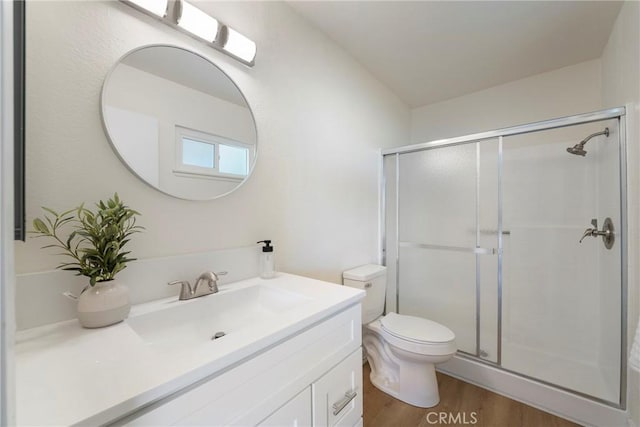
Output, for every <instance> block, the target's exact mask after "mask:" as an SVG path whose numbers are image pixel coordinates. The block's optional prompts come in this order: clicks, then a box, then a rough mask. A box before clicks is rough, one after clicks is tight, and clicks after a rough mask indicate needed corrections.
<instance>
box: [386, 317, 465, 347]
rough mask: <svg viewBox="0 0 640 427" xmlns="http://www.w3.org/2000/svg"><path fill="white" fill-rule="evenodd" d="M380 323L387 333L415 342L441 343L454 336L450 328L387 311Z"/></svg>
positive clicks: (427, 320)
mask: <svg viewBox="0 0 640 427" xmlns="http://www.w3.org/2000/svg"><path fill="white" fill-rule="evenodd" d="M380 323H381V324H382V328H383V329H384V330H385V331H386V332H388V333H389V334H391V335H394V336H396V337H398V338H401V339H405V340H408V341H411V342H414V343H417V344H442V343H448V342H451V341H453V340H455V338H456V336H455V334H454V333H453V331H452V330H451V329H449V328H447V327H446V326H443V325H441V324H439V323H436V322H434V321H432V320H429V319H424V318H422V317H416V316H407V315H403V314H398V313H389V314H387V315H386V316H384V317H382V318H381V319H380Z"/></svg>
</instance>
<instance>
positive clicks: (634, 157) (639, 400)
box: [602, 1, 640, 426]
mask: <svg viewBox="0 0 640 427" xmlns="http://www.w3.org/2000/svg"><path fill="white" fill-rule="evenodd" d="M602 100H603V105H604V106H605V107H613V106H619V105H623V104H628V107H629V108H628V109H627V119H628V120H627V123H628V125H629V128H628V130H627V146H628V149H627V152H628V160H627V163H628V165H629V168H628V173H627V180H628V188H629V193H628V199H629V210H628V211H629V221H628V222H629V254H628V259H629V265H630V268H629V278H628V282H629V284H628V300H629V305H628V307H629V311H628V334H627V336H628V339H629V349H630V348H631V339H632V338H633V333H634V332H635V328H636V327H637V325H638V320H639V319H638V317H639V309H638V306H639V305H640V265H639V264H638V260H639V259H640V248H639V245H640V194H639V192H640V174H639V171H638V165H640V147H639V144H640V3H638V2H636V1H627V2H626V3H625V4H624V5H623V7H622V9H621V10H620V14H619V15H618V19H617V21H616V24H615V26H614V28H613V31H612V32H611V35H610V36H609V42H608V44H607V46H606V47H605V50H604V52H603V55H602ZM627 402H628V408H629V412H630V419H631V420H633V423H635V425H636V426H640V375H639V373H638V372H633V371H631V370H629V375H628V396H627Z"/></svg>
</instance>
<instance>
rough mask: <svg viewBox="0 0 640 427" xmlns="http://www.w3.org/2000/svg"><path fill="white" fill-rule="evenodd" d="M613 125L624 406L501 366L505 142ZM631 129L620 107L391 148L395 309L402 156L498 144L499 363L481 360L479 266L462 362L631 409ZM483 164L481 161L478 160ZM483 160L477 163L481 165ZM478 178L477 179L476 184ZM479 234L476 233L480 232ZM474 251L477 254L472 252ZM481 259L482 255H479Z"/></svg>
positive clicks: (383, 209)
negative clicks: (470, 344)
mask: <svg viewBox="0 0 640 427" xmlns="http://www.w3.org/2000/svg"><path fill="white" fill-rule="evenodd" d="M608 119H617V120H618V125H619V126H618V127H619V134H620V141H619V162H620V171H619V173H620V221H621V224H620V232H619V235H618V237H619V239H620V266H621V269H622V270H621V275H620V277H621V281H620V286H621V289H620V295H621V298H620V299H621V301H620V302H621V310H620V316H621V318H620V326H621V329H620V332H621V336H620V394H619V401H618V402H617V403H615V402H611V401H608V400H604V399H601V398H598V397H594V396H591V395H588V394H586V393H582V392H579V391H576V390H572V389H569V388H566V387H563V386H560V385H557V384H553V383H550V382H547V381H544V380H540V379H537V378H535V377H531V376H528V375H525V374H521V373H519V372H516V371H512V370H509V369H506V368H504V367H503V366H502V365H501V362H502V256H503V236H502V232H503V228H502V226H503V224H502V168H503V157H502V154H503V153H502V144H503V138H504V137H505V136H514V135H523V134H527V133H533V132H539V131H545V130H551V129H558V128H563V127H569V126H575V125H581V124H587V123H593V122H599V121H603V120H608ZM626 131H627V124H626V108H625V107H617V108H610V109H606V110H599V111H594V112H590V113H583V114H577V115H573V116H566V117H560V118H555V119H550V120H544V121H539V122H533V123H528V124H524V125H518V126H512V127H507V128H502V129H496V130H491V131H487V132H480V133H474V134H469V135H464V136H459V137H455V138H446V139H439V140H435V141H430V142H424V143H419V144H411V145H405V146H401V147H395V148H387V149H383V150H381V161H382V179H381V189H380V191H381V197H380V218H381V219H380V221H381V228H380V229H381V234H380V237H381V241H380V251H381V260H382V264H383V265H385V266H386V265H388V260H387V255H386V248H387V230H386V203H387V195H386V188H387V187H386V182H387V170H386V168H385V161H384V160H385V158H386V157H387V156H393V157H394V158H395V177H394V179H395V185H396V188H395V210H396V211H395V220H396V223H395V228H396V233H395V242H392V243H393V244H394V245H395V255H396V256H395V260H392V262H394V263H395V270H396V278H395V280H396V283H395V284H396V294H395V303H396V311H398V312H399V307H400V304H399V303H400V300H399V299H400V268H399V263H400V259H399V258H400V250H399V248H400V247H401V246H404V245H402V244H401V242H400V233H399V221H400V219H399V215H398V214H399V212H398V209H399V205H400V202H399V197H400V195H399V186H400V154H407V153H414V152H419V151H425V150H432V149H438V148H444V147H450V146H455V145H463V144H470V143H477V150H479V149H480V143H482V142H484V141H495V140H497V141H498V182H499V190H498V230H497V235H498V249H497V255H498V287H497V292H498V301H497V310H498V313H497V320H498V321H497V358H496V362H493V361H490V360H486V359H483V358H482V357H480V307H479V305H480V300H479V298H478V296H479V286H480V281H479V278H478V269H477V265H476V354H475V355H474V354H471V353H467V352H463V351H460V350H459V351H458V352H457V354H458V356H461V357H463V358H466V359H470V360H472V361H475V362H479V363H482V364H484V365H488V366H491V367H493V368H496V369H499V370H501V371H504V372H508V373H510V374H514V375H517V376H519V377H522V378H525V379H528V380H532V381H536V382H538V383H541V384H544V385H547V386H550V387H554V388H556V389H559V390H563V391H566V392H568V393H572V394H575V395H577V396H580V397H584V398H587V399H590V400H592V401H595V402H598V403H602V404H604V405H607V406H610V407H613V408H616V409H622V410H625V409H626V402H627V357H626V354H627V302H628V298H627V277H628V260H627V253H628V247H627V245H628V239H627V233H628V228H627V215H628V213H627V133H626ZM478 158H479V157H478ZM477 161H478V159H476V162H477ZM477 179H478V178H476V180H477ZM477 185H478V183H477V182H476V186H477ZM479 203H480V201H479V197H476V215H477V212H478V205H479ZM476 232H477V230H476ZM477 246H478V245H476V248H475V250H474V252H476V254H477V253H479V252H477V251H481V250H482V249H483V248H479V247H477ZM470 250H473V249H470ZM476 256H477V255H476Z"/></svg>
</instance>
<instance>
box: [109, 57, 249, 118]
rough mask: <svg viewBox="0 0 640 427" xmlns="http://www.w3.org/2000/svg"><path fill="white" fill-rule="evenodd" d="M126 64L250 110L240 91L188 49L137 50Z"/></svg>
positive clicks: (208, 63) (213, 66)
mask: <svg viewBox="0 0 640 427" xmlns="http://www.w3.org/2000/svg"><path fill="white" fill-rule="evenodd" d="M122 62H123V63H125V64H127V65H129V66H131V67H134V68H137V69H139V70H142V71H146V72H147V73H151V74H154V75H156V76H158V77H162V78H163V79H167V80H170V81H173V82H175V83H178V84H180V85H183V86H186V87H189V88H191V89H194V90H197V91H199V92H204V93H206V94H209V95H211V96H213V97H216V98H220V99H224V100H225V101H229V102H231V103H234V104H236V105H239V106H241V107H245V108H246V107H247V103H246V101H245V100H244V98H243V97H242V94H241V93H240V90H239V89H238V88H237V86H236V85H235V83H233V81H231V79H230V78H229V77H227V75H226V74H225V73H224V72H222V70H220V69H219V68H218V67H216V66H215V65H213V64H212V63H211V62H209V61H207V60H206V59H203V58H202V57H200V56H198V55H195V54H193V53H191V52H189V51H187V50H184V49H176V48H173V47H165V46H152V47H148V48H145V49H139V50H136V51H135V52H134V53H132V54H130V55H128V56H126V57H125V58H123V60H122Z"/></svg>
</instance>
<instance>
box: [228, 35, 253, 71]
mask: <svg viewBox="0 0 640 427" xmlns="http://www.w3.org/2000/svg"><path fill="white" fill-rule="evenodd" d="M225 28H226V36H227V37H226V40H225V41H224V45H223V46H222V49H224V50H225V51H226V52H227V53H230V54H231V55H232V56H235V57H236V58H238V59H240V60H242V61H243V62H245V63H247V64H248V65H253V60H254V59H255V57H256V43H255V42H254V41H253V40H251V39H250V38H248V37H246V36H244V35H242V34H240V33H239V32H237V31H236V30H234V29H233V28H231V27H227V26H225Z"/></svg>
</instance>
